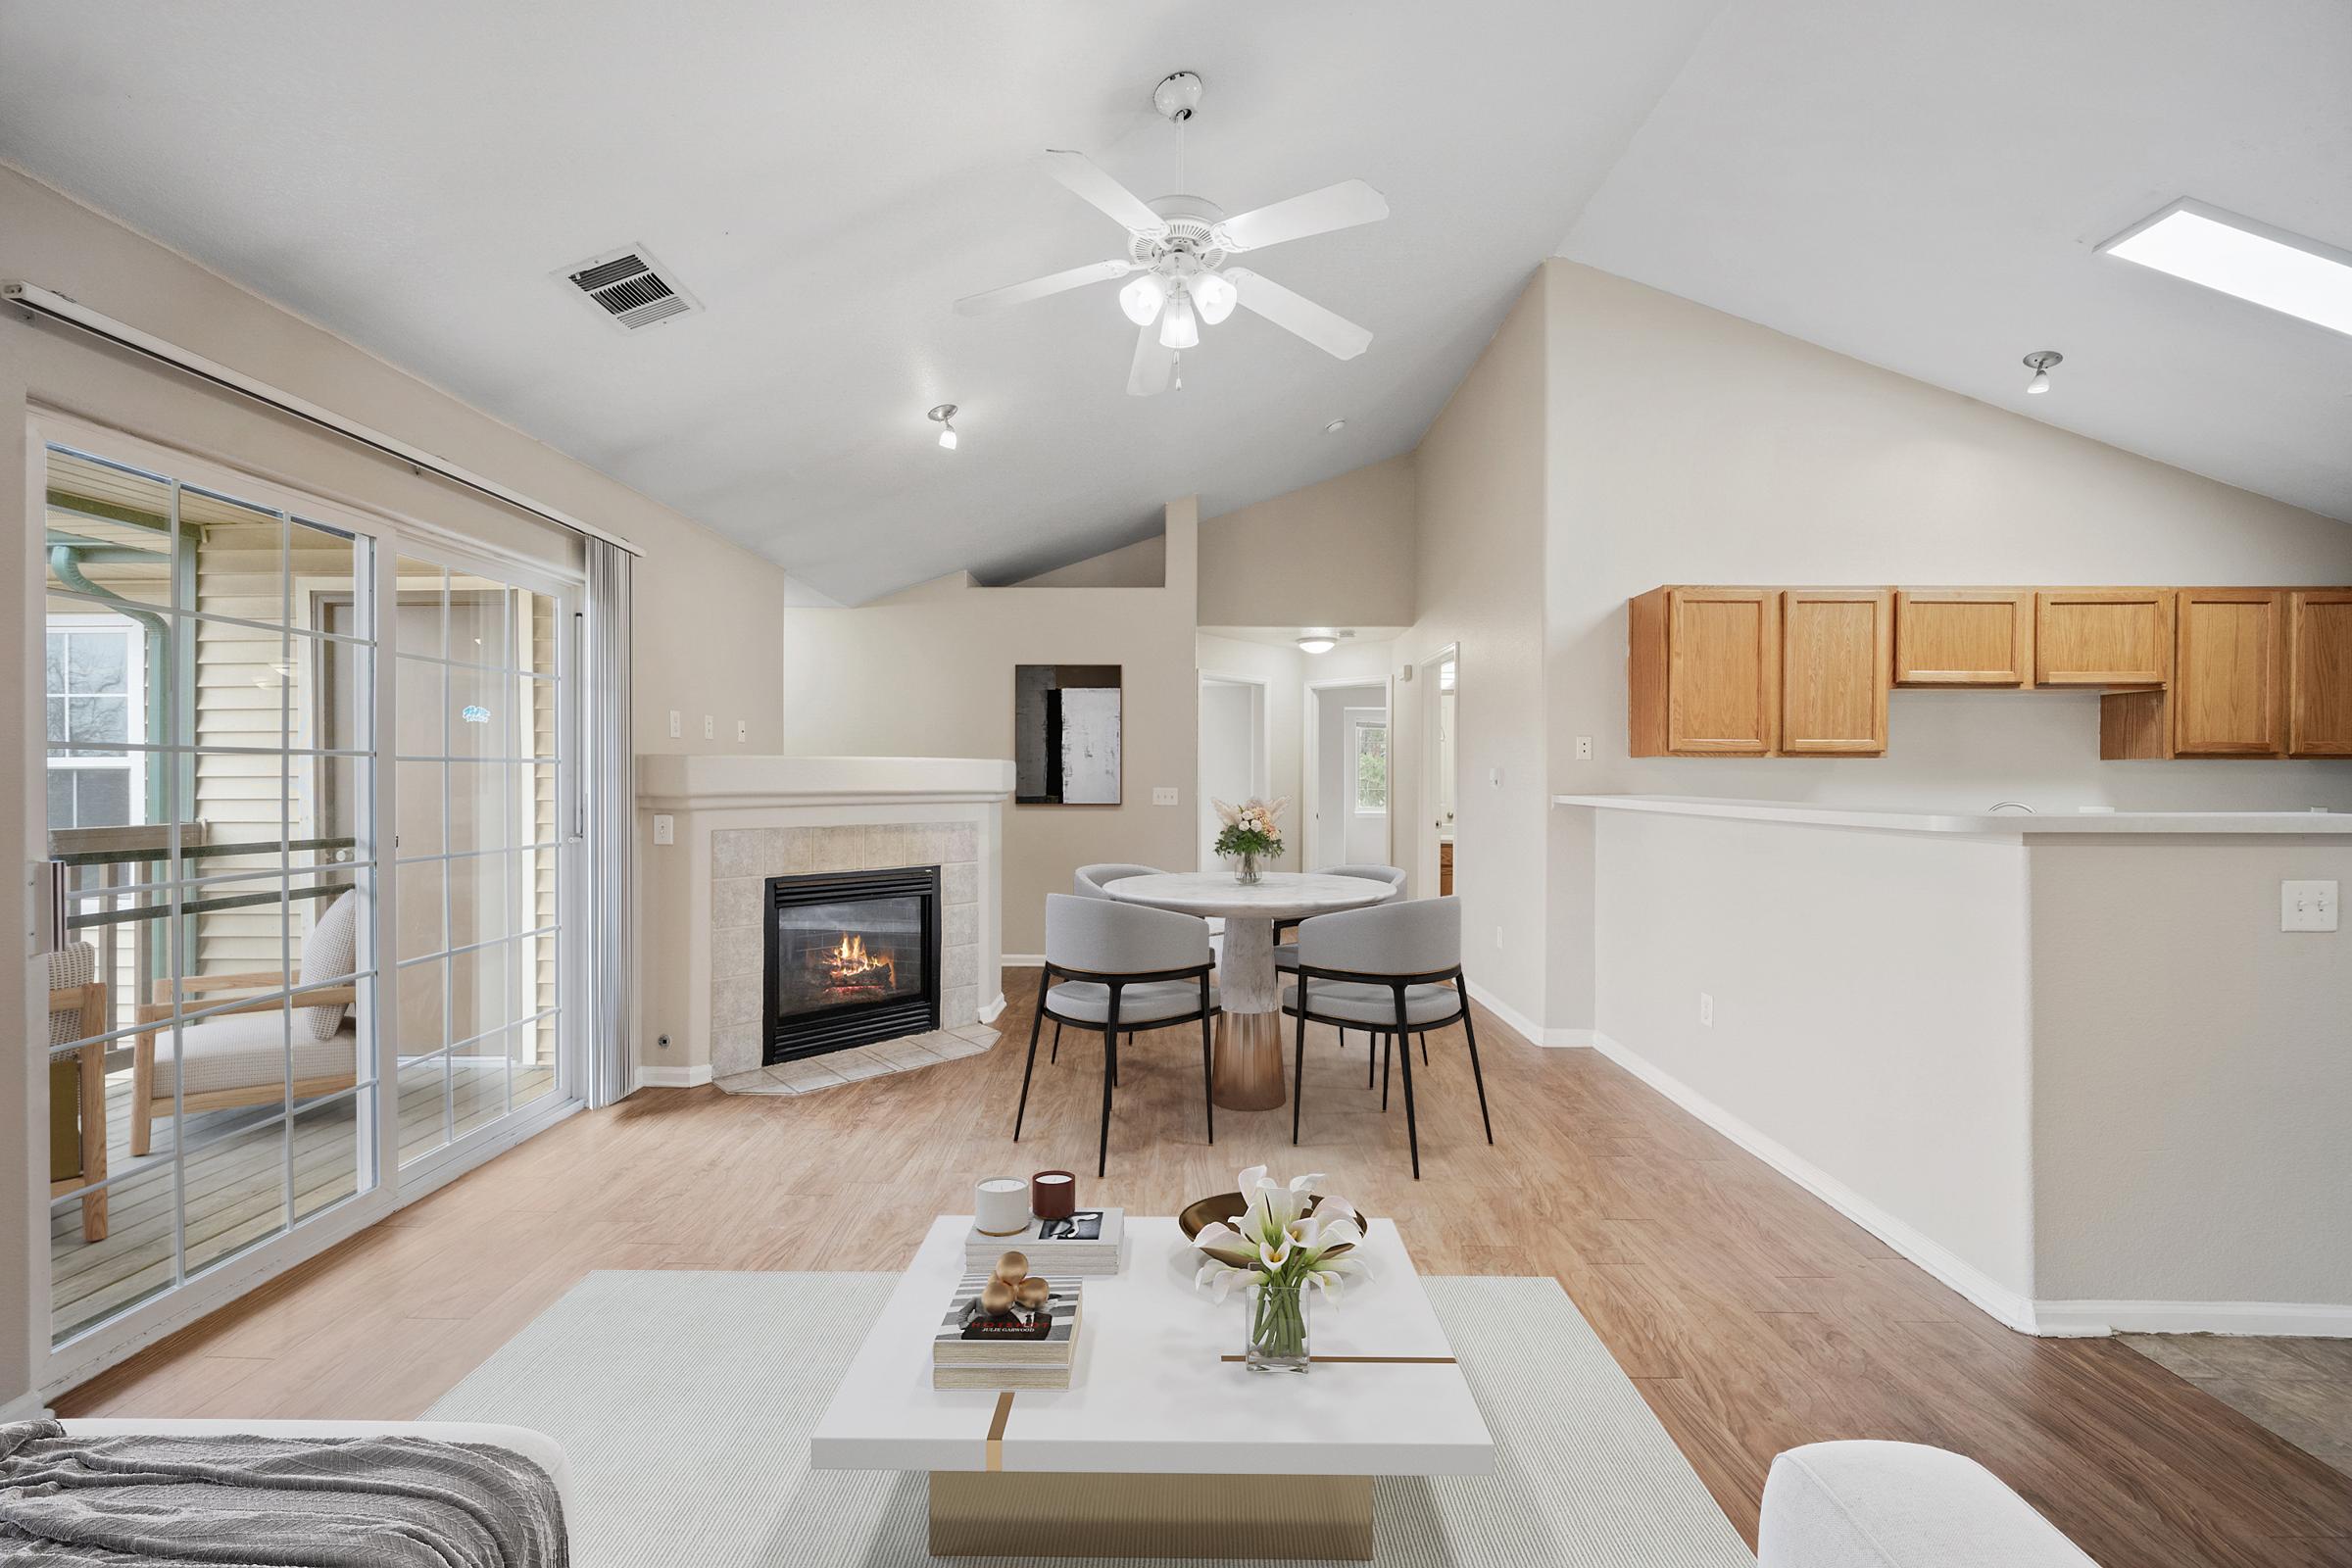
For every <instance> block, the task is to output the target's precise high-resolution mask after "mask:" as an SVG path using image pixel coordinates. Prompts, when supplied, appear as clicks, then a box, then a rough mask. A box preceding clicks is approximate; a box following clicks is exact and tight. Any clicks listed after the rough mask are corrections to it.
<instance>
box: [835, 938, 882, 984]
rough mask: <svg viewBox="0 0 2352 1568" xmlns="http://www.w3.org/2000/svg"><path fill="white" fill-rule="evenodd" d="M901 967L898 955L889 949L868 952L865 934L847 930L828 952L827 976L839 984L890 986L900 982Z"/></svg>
mask: <svg viewBox="0 0 2352 1568" xmlns="http://www.w3.org/2000/svg"><path fill="white" fill-rule="evenodd" d="M898 968H899V965H898V960H897V959H896V958H894V957H892V956H890V955H889V954H887V953H871V954H869V953H867V952H866V951H865V938H863V937H862V936H858V935H855V934H853V933H850V932H846V931H845V932H843V933H842V937H841V940H840V941H839V942H837V943H835V944H834V946H833V950H832V951H831V952H830V953H828V954H826V955H825V978H826V980H827V981H828V982H830V983H831V984H832V985H834V986H836V987H866V986H878V987H881V988H883V989H888V988H889V987H891V986H893V985H896V984H897V983H898Z"/></svg>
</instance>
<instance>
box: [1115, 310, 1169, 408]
mask: <svg viewBox="0 0 2352 1568" xmlns="http://www.w3.org/2000/svg"><path fill="white" fill-rule="evenodd" d="M1174 368H1176V351H1175V350H1174V349H1171V348H1164V347H1162V346H1161V345H1160V341H1159V327H1158V325H1157V324H1156V323H1154V324H1152V325H1150V326H1147V327H1145V328H1144V329H1143V330H1142V331H1141V332H1138V333H1137V334H1136V335H1135V364H1134V365H1133V366H1132V367H1130V368H1129V369H1128V371H1127V395H1128V396H1129V397H1131V398H1148V397H1153V396H1156V395H1157V394H1159V393H1161V392H1165V391H1166V390H1167V389H1168V372H1169V371H1171V370H1173V369H1174Z"/></svg>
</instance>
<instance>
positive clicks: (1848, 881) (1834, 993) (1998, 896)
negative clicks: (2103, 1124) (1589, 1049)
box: [1590, 811, 2034, 1300]
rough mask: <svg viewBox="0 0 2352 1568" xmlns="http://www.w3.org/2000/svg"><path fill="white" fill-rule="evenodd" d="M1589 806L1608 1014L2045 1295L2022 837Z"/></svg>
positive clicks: (1982, 1272) (1601, 1013) (1660, 1056)
mask: <svg viewBox="0 0 2352 1568" xmlns="http://www.w3.org/2000/svg"><path fill="white" fill-rule="evenodd" d="M1590 814H1591V815H1593V816H1594V817H1595V818H1597V819H1598V820H1597V823H1596V831H1595V835H1594V845H1593V849H1594V862H1595V870H1596V874H1597V878H1598V881H1597V907H1596V910H1595V921H1594V925H1595V929H1596V931H1597V934H1598V969H1597V972H1598V976H1599V991H1598V995H1597V997H1596V998H1595V1013H1594V1016H1595V1017H1596V1019H1597V1022H1598V1027H1599V1030H1600V1033H1601V1035H1602V1036H1603V1037H1605V1038H1606V1039H1607V1040H1608V1041H1612V1042H1615V1043H1616V1045H1618V1046H1621V1047H1622V1048H1623V1049H1624V1050H1625V1051H1626V1052H1629V1053H1631V1054H1633V1056H1634V1057H1636V1058H1639V1063H1638V1064H1639V1065H1644V1066H1645V1067H1646V1069H1647V1070H1648V1071H1650V1072H1651V1073H1653V1074H1663V1075H1665V1077H1667V1078H1669V1079H1672V1080H1674V1081H1675V1082H1676V1083H1678V1084H1680V1085H1682V1086H1684V1087H1686V1088H1687V1089H1689V1090H1690V1091H1691V1092H1693V1093H1694V1094H1695V1095H1697V1096H1698V1097H1699V1098H1701V1099H1703V1100H1705V1101H1707V1102H1710V1103H1712V1104H1714V1105H1716V1106H1718V1107H1720V1108H1721V1109H1722V1110H1723V1111H1725V1112H1728V1113H1729V1114H1730V1115H1731V1116H1733V1117H1736V1118H1738V1119H1739V1120H1740V1122H1743V1123H1745V1124H1746V1125H1747V1126H1748V1127H1749V1128H1752V1129H1754V1131H1755V1132H1757V1133H1759V1134H1761V1135H1762V1136H1763V1137H1764V1138H1765V1139H1768V1140H1771V1141H1772V1142H1773V1143H1776V1144H1778V1145H1780V1146H1782V1147H1783V1148H1785V1149H1787V1150H1789V1151H1792V1152H1795V1154H1796V1155H1797V1156H1798V1157H1799V1158H1800V1159H1802V1160H1803V1161H1805V1162H1806V1163H1808V1164H1810V1165H1811V1166H1812V1167H1814V1168H1815V1169H1817V1170H1818V1171H1819V1172H1821V1173H1822V1174H1823V1175H1825V1176H1826V1177H1827V1178H1828V1179H1829V1180H1830V1181H1831V1182H1833V1183H1836V1184H1838V1186H1839V1187H1841V1188H1843V1189H1844V1190H1845V1191H1847V1192H1849V1193H1852V1194H1854V1195H1856V1196H1858V1197H1859V1198H1860V1199H1861V1200H1862V1201H1863V1202H1865V1203H1867V1204H1868V1205H1870V1206H1871V1207H1873V1208H1875V1209H1876V1210H1878V1211H1879V1212H1881V1213H1883V1214H1885V1215H1887V1216H1889V1217H1891V1218H1892V1219H1894V1220H1895V1221H1897V1222H1899V1224H1901V1225H1902V1226H1904V1227H1906V1228H1907V1229H1908V1230H1909V1231H1910V1232H1911V1233H1912V1234H1913V1235H1915V1236H1916V1237H1917V1238H1919V1239H1920V1240H1921V1241H1922V1242H1924V1244H1925V1246H1926V1248H1928V1249H1933V1250H1938V1251H1940V1252H1941V1253H1942V1254H1944V1255H1946V1256H1948V1257H1949V1258H1950V1259H1954V1260H1957V1263H1958V1265H1959V1268H1960V1270H1962V1271H1965V1273H1966V1274H1969V1275H1973V1276H1976V1277H1978V1278H1980V1279H1981V1280H1982V1281H1984V1282H1985V1285H1986V1286H1988V1287H1989V1288H1990V1289H1991V1290H1992V1291H1996V1292H1998V1293H2004V1294H2006V1295H2007V1296H2009V1297H2011V1298H2013V1299H2017V1300H2023V1299H2029V1298H2031V1297H2032V1296H2033V1295H2034V1253H2033V1233H2032V1210H2031V1203H2032V1190H2033V1189H2032V1184H2031V1181H2030V1178H2029V1166H2030V1155H2029V1148H2030V1143H2029V1140H2030V1128H2029V1125H2028V1103H2029V1092H2028V1058H2027V1028H2026V1007H2027V997H2026V993H2025V987H2026V967H2025V965H2026V941H2027V933H2026V852H2025V850H2024V849H2023V848H2022V847H2021V846H2019V845H2018V844H2016V843H2015V842H1983V841H1974V840H1963V839H1953V838H1943V837H1929V836H1926V835H1912V834H1899V833H1877V832H1850V831H1844V830H1838V829H1808V828H1797V827H1791V826H1789V825H1786V824H1781V823H1757V822H1743V821H1736V820H1728V819H1716V818H1697V817H1667V816H1644V815H1638V814H1635V813H1632V812H1625V811H1596V812H1593V813H1590ZM1702 991H1703V992H1706V993H1708V994H1709V995H1710V996H1712V997H1713V998H1714V1023H1713V1025H1712V1026H1711V1027H1710V1026H1706V1025H1702V1024H1701V1023H1700V1022H1699V1004H1698V999H1699V994H1700V993H1701V992H1702ZM1914 1255H1915V1256H1919V1257H1921V1260H1922V1261H1926V1260H1927V1257H1926V1256H1924V1255H1922V1254H1921V1253H1919V1252H1915V1253H1914ZM1953 1277H1954V1276H1953V1275H1952V1274H1949V1273H1947V1279H1948V1278H1953Z"/></svg>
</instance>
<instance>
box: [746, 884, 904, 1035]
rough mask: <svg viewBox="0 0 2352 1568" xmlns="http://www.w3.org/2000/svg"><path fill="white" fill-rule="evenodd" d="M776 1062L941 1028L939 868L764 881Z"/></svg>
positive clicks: (769, 1022)
mask: <svg viewBox="0 0 2352 1568" xmlns="http://www.w3.org/2000/svg"><path fill="white" fill-rule="evenodd" d="M765 907H766V909H767V953H766V959H765V968H766V986H765V990H766V997H767V1005H766V1018H767V1041H766V1046H765V1051H764V1054H763V1055H762V1057H761V1059H762V1060H763V1061H764V1062H766V1063H767V1064H768V1065H770V1066H773V1065H774V1064H775V1063H777V1062H779V1061H791V1060H794V1059H796V1058H798V1057H802V1056H815V1055H822V1054H824V1053H826V1052H828V1051H847V1050H849V1049H850V1048H851V1047H852V1046H862V1045H865V1044H867V1043H868V1042H870V1041H875V1040H891V1039H895V1038H897V1037H898V1036H900V1035H916V1034H923V1033H926V1032H928V1031H930V1030H933V1029H936V1028H938V1027H939V867H938V866H936V865H909V866H903V867H900V868H898V869H896V870H889V871H835V872H827V873H824V874H822V875H818V876H771V877H769V878H768V879H767V899H766V905H765Z"/></svg>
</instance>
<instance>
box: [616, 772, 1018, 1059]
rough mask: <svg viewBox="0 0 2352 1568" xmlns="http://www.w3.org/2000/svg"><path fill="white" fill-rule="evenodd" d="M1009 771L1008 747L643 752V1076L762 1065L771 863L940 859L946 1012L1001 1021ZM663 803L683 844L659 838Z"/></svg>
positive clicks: (789, 867)
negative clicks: (874, 752)
mask: <svg viewBox="0 0 2352 1568" xmlns="http://www.w3.org/2000/svg"><path fill="white" fill-rule="evenodd" d="M1012 777H1013V774H1012V763H1011V762H1010V761H996V760H985V759H966V758H942V757H726V756H714V757H668V756H664V757H640V758H638V759H637V870H638V901H639V902H638V930H639V935H640V939H641V941H642V944H643V948H644V954H645V959H644V980H643V984H642V985H641V986H640V987H639V988H638V991H639V995H638V1003H637V1060H638V1081H639V1082H640V1083H643V1084H648V1085H656V1086H677V1087H683V1086H687V1085H692V1084H703V1083H709V1082H710V1081H711V1079H712V1078H714V1077H718V1078H724V1077H729V1076H732V1075H733V1074H735V1073H739V1072H748V1071H750V1070H752V1069H753V1068H756V1067H758V1066H759V1065H760V1055H761V1044H762V1040H763V1037H764V1034H765V1030H766V1020H765V1019H764V1018H763V1017H762V1015H761V1005H762V1004H761V996H760V961H761V949H760V942H761V938H762V937H763V935H764V934H765V933H764V930H763V927H762V925H761V920H760V910H761V908H762V903H761V897H760V895H761V890H762V887H763V885H764V883H765V881H766V879H767V878H769V877H771V876H798V875H800V874H802V873H804V872H809V871H862V870H872V869H879V868H883V867H890V866H902V865H936V866H938V867H939V868H940V889H941V900H940V903H941V920H942V922H943V928H944V929H943V934H942V941H941V948H940V1025H941V1027H942V1028H951V1029H952V1028H956V1027H957V1026H960V1025H968V1024H973V1023H986V1022H990V1021H992V1020H994V1019H995V1018H996V1016H997V1014H998V1013H1000V1012H1002V1011H1003V1010H1004V1007H1005V994H1004V991H1003V989H1002V982H1001V978H1000V974H999V967H1000V963H1001V960H1002V957H1003V953H1002V944H1003V937H1002V935H1001V932H1000V928H999V919H998V909H999V907H1000V888H1001V883H1002V871H1001V857H1002V854H1003V848H1004V809H1005V802H1006V801H1008V800H1010V799H1011V798H1012ZM657 814H660V815H665V816H668V817H670V818H672V820H673V823H674V836H675V839H676V842H675V843H673V844H660V845H658V844H656V843H655V842H654V818H655V816H656V815H657ZM665 1035H666V1036H667V1037H668V1040H669V1044H668V1046H667V1047H666V1048H664V1047H663V1046H662V1044H661V1043H660V1042H661V1040H662V1037H663V1036H665ZM810 1059H812V1060H817V1061H821V1060H823V1059H824V1058H823V1057H821V1056H819V1057H813V1058H810Z"/></svg>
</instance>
